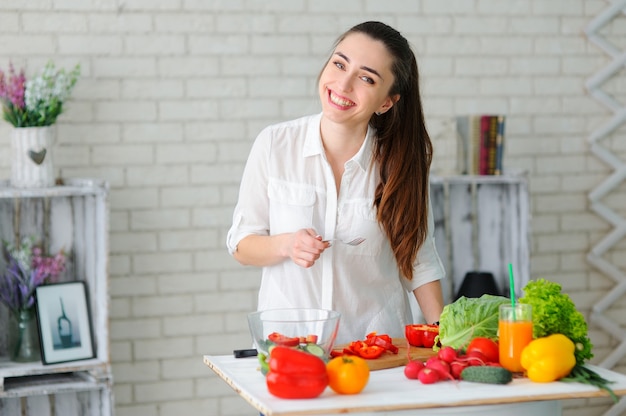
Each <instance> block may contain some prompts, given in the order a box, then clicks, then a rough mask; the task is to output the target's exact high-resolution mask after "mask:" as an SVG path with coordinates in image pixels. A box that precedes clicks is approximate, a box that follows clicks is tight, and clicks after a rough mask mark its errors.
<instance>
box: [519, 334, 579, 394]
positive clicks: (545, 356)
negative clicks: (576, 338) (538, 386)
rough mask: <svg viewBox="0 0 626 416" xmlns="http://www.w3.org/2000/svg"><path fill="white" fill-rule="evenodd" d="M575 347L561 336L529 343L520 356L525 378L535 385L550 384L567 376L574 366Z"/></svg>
mask: <svg viewBox="0 0 626 416" xmlns="http://www.w3.org/2000/svg"><path fill="white" fill-rule="evenodd" d="M575 348H576V346H575V345H574V343H573V342H572V340H570V339H569V338H568V337H566V336H565V335H563V334H553V335H550V336H547V337H543V338H537V339H535V340H533V341H531V342H530V343H529V344H528V345H527V346H526V347H525V348H524V349H523V350H522V355H521V364H522V367H524V369H525V370H526V376H527V377H528V378H529V379H531V380H532V381H535V382H537V383H550V382H552V381H556V380H559V379H561V378H563V377H565V376H567V375H568V374H569V373H570V372H571V371H572V368H574V366H575V365H576V358H575V357H574V350H575Z"/></svg>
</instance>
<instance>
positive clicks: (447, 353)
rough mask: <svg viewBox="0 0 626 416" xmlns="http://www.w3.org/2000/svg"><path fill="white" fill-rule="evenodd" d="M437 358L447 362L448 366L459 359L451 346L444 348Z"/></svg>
mask: <svg viewBox="0 0 626 416" xmlns="http://www.w3.org/2000/svg"><path fill="white" fill-rule="evenodd" d="M437 357H438V358H439V359H440V360H443V361H445V362H447V363H448V364H450V363H452V362H453V361H454V360H456V357H457V352H456V350H455V349H454V348H452V347H450V346H446V347H443V348H441V349H440V350H439V352H438V353H437Z"/></svg>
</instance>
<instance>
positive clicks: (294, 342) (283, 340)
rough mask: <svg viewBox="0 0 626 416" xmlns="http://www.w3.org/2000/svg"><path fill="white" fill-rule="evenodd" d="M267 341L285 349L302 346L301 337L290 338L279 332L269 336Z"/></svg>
mask: <svg viewBox="0 0 626 416" xmlns="http://www.w3.org/2000/svg"><path fill="white" fill-rule="evenodd" d="M267 339H268V340H270V341H271V342H273V343H274V344H276V345H281V346H284V347H296V346H298V345H300V337H288V336H285V335H283V334H280V333H278V332H272V333H271V334H269V335H268V336H267Z"/></svg>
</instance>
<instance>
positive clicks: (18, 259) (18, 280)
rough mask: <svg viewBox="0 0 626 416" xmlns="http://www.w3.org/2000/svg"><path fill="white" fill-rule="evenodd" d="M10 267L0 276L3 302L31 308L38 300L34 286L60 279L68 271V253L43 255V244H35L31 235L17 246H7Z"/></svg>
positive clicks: (11, 305)
mask: <svg viewBox="0 0 626 416" xmlns="http://www.w3.org/2000/svg"><path fill="white" fill-rule="evenodd" d="M5 257H6V259H7V267H6V269H5V271H4V273H3V274H1V275H0V301H1V302H3V303H4V304H5V305H7V306H8V307H9V308H10V309H12V310H14V311H19V310H22V309H28V308H31V307H33V305H34V303H35V298H34V294H35V289H37V287H38V286H40V285H42V284H45V283H52V282H56V281H58V278H59V275H60V274H61V273H62V272H63V271H65V259H66V258H65V253H64V252H63V251H61V252H59V253H58V254H56V255H55V256H52V257H51V256H44V255H43V254H42V250H41V247H39V246H33V245H32V238H31V239H25V240H24V242H23V243H22V244H21V245H20V246H18V247H14V246H13V245H10V244H9V245H7V247H6V249H5Z"/></svg>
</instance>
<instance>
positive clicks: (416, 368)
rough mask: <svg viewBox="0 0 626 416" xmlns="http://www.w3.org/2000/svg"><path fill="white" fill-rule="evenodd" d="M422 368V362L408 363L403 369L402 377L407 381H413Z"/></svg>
mask: <svg viewBox="0 0 626 416" xmlns="http://www.w3.org/2000/svg"><path fill="white" fill-rule="evenodd" d="M423 368H424V363H423V362H421V361H419V360H415V361H409V362H408V364H407V365H406V366H405V367H404V375H405V376H406V378H408V379H412V380H415V379H417V375H418V374H419V372H420V371H421V370H422V369H423Z"/></svg>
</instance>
